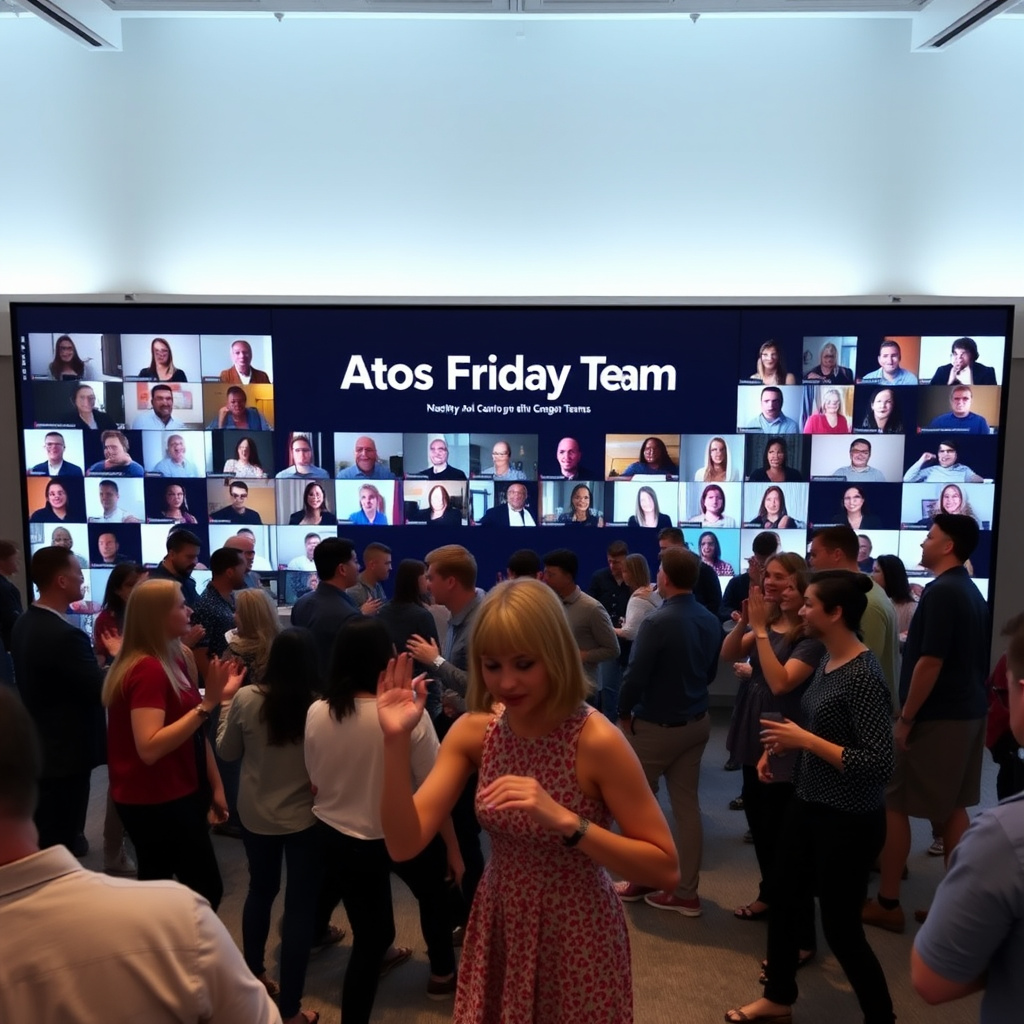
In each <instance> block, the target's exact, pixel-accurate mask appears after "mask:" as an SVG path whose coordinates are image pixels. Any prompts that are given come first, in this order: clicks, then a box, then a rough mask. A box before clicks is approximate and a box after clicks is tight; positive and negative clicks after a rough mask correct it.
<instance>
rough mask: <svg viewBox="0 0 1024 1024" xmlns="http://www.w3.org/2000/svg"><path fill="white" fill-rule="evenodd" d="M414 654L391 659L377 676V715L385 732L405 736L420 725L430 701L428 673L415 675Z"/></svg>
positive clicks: (388, 734)
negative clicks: (413, 669)
mask: <svg viewBox="0 0 1024 1024" xmlns="http://www.w3.org/2000/svg"><path fill="white" fill-rule="evenodd" d="M412 661H413V659H412V656H411V655H408V654H400V655H398V657H397V658H392V659H391V660H390V661H389V662H388V667H387V668H386V669H384V671H383V672H381V674H380V678H379V679H378V680H377V718H378V720H379V721H380V728H381V732H383V733H384V735H385V736H401V735H402V734H403V733H411V732H412V731H413V729H415V728H416V723H417V722H419V720H420V716H421V715H422V714H423V708H424V707H425V706H426V703H427V677H426V674H425V673H424V674H422V675H418V676H416V678H415V679H413V676H412Z"/></svg>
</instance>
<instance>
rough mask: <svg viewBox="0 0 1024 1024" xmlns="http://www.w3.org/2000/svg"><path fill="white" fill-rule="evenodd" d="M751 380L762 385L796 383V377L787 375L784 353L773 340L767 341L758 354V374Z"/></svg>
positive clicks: (753, 374) (753, 375) (754, 374)
mask: <svg viewBox="0 0 1024 1024" xmlns="http://www.w3.org/2000/svg"><path fill="white" fill-rule="evenodd" d="M750 379H751V380H759V381H760V382H761V383H762V384H795V383H796V377H795V376H793V374H791V373H786V362H785V360H784V359H783V358H782V352H781V351H780V349H779V346H778V345H777V344H776V343H775V342H774V341H772V340H768V341H766V342H765V343H764V344H763V345H762V346H761V349H760V351H759V352H758V353H757V372H756V373H752V374H751V375H750Z"/></svg>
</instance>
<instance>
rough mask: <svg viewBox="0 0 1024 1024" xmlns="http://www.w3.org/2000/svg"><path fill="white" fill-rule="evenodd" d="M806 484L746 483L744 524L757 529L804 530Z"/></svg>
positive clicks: (744, 491)
mask: <svg viewBox="0 0 1024 1024" xmlns="http://www.w3.org/2000/svg"><path fill="white" fill-rule="evenodd" d="M807 496H808V485H807V484H799V483H795V484H747V485H746V486H745V487H744V488H743V524H744V526H746V527H748V528H750V529H759V530H800V529H806V528H807Z"/></svg>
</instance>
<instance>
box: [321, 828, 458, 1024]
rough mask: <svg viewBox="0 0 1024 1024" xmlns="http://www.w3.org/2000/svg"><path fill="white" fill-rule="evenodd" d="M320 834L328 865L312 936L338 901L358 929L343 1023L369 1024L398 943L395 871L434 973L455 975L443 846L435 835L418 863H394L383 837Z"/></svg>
mask: <svg viewBox="0 0 1024 1024" xmlns="http://www.w3.org/2000/svg"><path fill="white" fill-rule="evenodd" d="M316 833H317V839H318V841H319V843H320V848H321V857H322V859H323V863H324V864H325V865H329V866H328V867H327V870H326V873H325V875H324V881H323V885H322V886H321V888H320V899H319V906H318V909H317V914H316V921H315V925H314V934H320V933H322V932H323V931H325V930H326V928H327V925H328V924H329V923H330V919H331V912H332V911H333V910H334V908H335V906H337V904H338V900H339V899H340V900H341V901H342V902H343V903H344V904H345V912H346V914H348V922H349V924H350V925H351V927H352V954H351V956H350V957H349V962H348V968H347V970H346V971H345V980H344V982H343V983H342V986H341V1019H342V1020H343V1021H344V1022H345V1024H367V1022H368V1021H369V1019H370V1013H371V1011H372V1010H373V1001H374V998H375V997H376V995H377V982H378V979H379V975H380V965H381V961H382V960H383V959H384V954H385V953H386V952H387V951H388V947H389V946H390V945H391V943H392V942H394V941H395V918H394V912H393V909H392V904H391V872H392V871H394V872H395V874H396V875H398V877H399V878H401V879H402V881H403V882H405V884H406V885H407V886H408V887H409V888H410V889H411V890H412V894H413V896H415V897H416V899H417V901H418V902H419V906H420V928H421V930H422V932H423V938H424V940H425V941H426V944H427V957H428V958H429V960H430V970H431V972H432V973H433V974H436V975H438V976H440V977H444V976H446V975H449V974H451V973H452V972H453V971H454V970H455V953H454V950H453V949H452V919H451V915H450V914H449V910H448V902H447V895H446V883H445V872H446V870H447V860H446V857H445V852H444V844H443V843H442V842H441V840H440V838H439V837H438V836H435V837H434V839H433V840H431V842H430V843H429V844H428V845H427V847H426V849H425V850H423V852H422V853H420V854H419V855H418V856H416V857H414V858H413V859H412V860H409V861H402V862H395V861H392V860H391V858H390V857H389V856H388V851H387V847H385V845H384V840H383V839H356V838H354V837H353V836H349V835H346V834H345V833H344V832H339V831H337V830H336V829H333V828H331V826H330V825H325V824H324V823H323V822H317V824H316Z"/></svg>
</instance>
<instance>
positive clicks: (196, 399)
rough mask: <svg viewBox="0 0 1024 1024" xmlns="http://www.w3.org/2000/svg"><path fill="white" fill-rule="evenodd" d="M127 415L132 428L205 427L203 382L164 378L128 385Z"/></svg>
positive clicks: (161, 429)
mask: <svg viewBox="0 0 1024 1024" xmlns="http://www.w3.org/2000/svg"><path fill="white" fill-rule="evenodd" d="M124 415H125V422H126V423H129V424H130V425H131V428H132V430H158V431H171V430H179V431H180V430H202V429H203V422H204V417H203V390H202V385H201V384H187V383H186V384H176V383H175V384H172V383H165V382H163V381H157V382H152V381H137V382H135V383H128V384H125V385H124Z"/></svg>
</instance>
